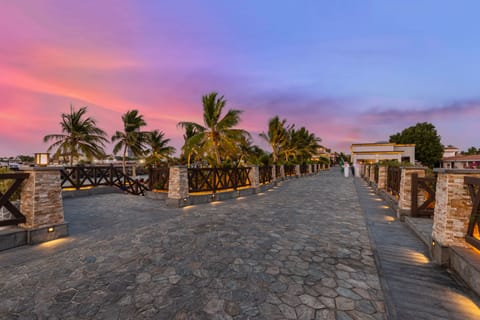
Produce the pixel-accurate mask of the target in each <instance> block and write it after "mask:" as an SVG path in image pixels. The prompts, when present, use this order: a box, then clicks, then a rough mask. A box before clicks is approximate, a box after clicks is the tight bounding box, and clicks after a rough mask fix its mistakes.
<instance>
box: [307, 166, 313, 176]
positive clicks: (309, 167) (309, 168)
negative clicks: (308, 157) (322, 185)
mask: <svg viewBox="0 0 480 320" xmlns="http://www.w3.org/2000/svg"><path fill="white" fill-rule="evenodd" d="M307 168H308V174H312V173H313V169H312V165H311V164H307Z"/></svg>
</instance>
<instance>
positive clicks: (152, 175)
mask: <svg viewBox="0 0 480 320" xmlns="http://www.w3.org/2000/svg"><path fill="white" fill-rule="evenodd" d="M169 177H170V169H169V168H168V167H161V168H152V169H150V171H149V172H148V187H149V188H150V190H168V180H169Z"/></svg>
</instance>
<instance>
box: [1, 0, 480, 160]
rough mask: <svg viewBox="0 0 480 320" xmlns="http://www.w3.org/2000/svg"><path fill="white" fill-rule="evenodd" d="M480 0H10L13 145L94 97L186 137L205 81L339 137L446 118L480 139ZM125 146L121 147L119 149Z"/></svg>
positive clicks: (31, 144)
mask: <svg viewBox="0 0 480 320" xmlns="http://www.w3.org/2000/svg"><path fill="white" fill-rule="evenodd" d="M479 11H480V2H478V1H475V0H472V1H468V0H462V1H433V0H432V1H424V0H402V1H400V0H398V1H393V0H392V1H380V0H345V1H331V0H329V1H323V0H281V1H279V0H275V1H273V0H261V1H259V0H242V1H226V0H203V1H198V0H196V1H195V0H142V1H135V0H132V1H126V0H125V1H120V0H102V1H98V0H82V1H64V0H41V1H40V0H22V1H10V0H0V30H1V31H0V156H15V155H20V154H33V153H35V152H44V151H46V149H47V148H48V144H45V143H43V136H45V135H47V134H52V133H60V125H59V122H60V120H61V114H62V113H68V112H69V110H70V106H73V107H74V108H77V109H78V108H80V107H84V106H87V107H88V114H89V115H90V116H91V117H93V118H94V119H95V120H96V121H97V124H98V126H99V127H101V128H102V129H103V130H105V131H106V132H107V133H108V135H109V136H112V135H113V134H114V132H115V131H116V130H120V129H121V128H122V121H121V116H122V114H123V113H125V112H126V111H128V110H132V109H137V110H139V111H140V113H141V114H143V115H144V118H145V120H146V122H147V124H148V125H147V127H146V129H147V130H154V129H158V130H161V131H163V132H165V135H166V137H167V138H170V139H171V140H172V145H174V146H175V147H177V148H178V149H179V148H180V147H181V145H182V143H183V138H182V135H183V131H182V129H181V128H178V127H177V123H178V122H180V121H194V122H199V123H201V122H202V105H201V97H202V95H205V94H208V93H210V92H213V91H216V92H218V93H219V94H221V95H224V96H225V99H226V100H227V101H228V102H227V109H240V110H243V113H242V116H241V117H242V121H241V123H240V124H239V127H240V128H242V129H246V130H248V131H250V133H251V134H252V136H253V137H254V141H255V142H256V143H257V144H258V145H259V146H260V147H262V148H264V149H267V150H268V146H267V144H266V143H265V142H263V141H261V140H260V139H259V138H258V133H260V132H262V131H266V130H267V124H268V120H269V119H270V118H272V117H274V116H276V115H278V116H279V117H280V118H284V119H287V121H288V123H291V124H295V125H296V127H301V126H305V127H306V128H307V129H308V130H309V131H311V132H313V133H315V134H316V135H317V136H318V137H320V138H321V139H322V142H321V143H322V144H323V145H324V146H326V147H328V148H331V149H333V150H334V151H339V152H340V151H342V152H348V151H349V147H350V145H351V144H352V143H365V142H377V141H386V140H388V138H389V136H390V135H392V134H394V133H396V132H399V131H401V130H403V129H404V128H406V127H409V126H412V125H415V124H416V123H418V122H430V123H433V124H434V125H435V127H436V128H437V131H438V133H439V134H440V136H441V138H442V143H443V144H445V145H450V144H452V145H455V146H457V147H459V148H460V149H462V150H466V149H467V148H468V147H470V146H476V147H479V146H480V142H479V141H478V135H477V134H476V131H478V128H479V126H478V123H479V121H478V120H479V119H480V81H479V80H478V75H479V74H480V63H479V59H480V41H479V40H480V24H478V16H477V15H478V12H479ZM111 149H112V148H111V146H108V147H107V151H108V152H111Z"/></svg>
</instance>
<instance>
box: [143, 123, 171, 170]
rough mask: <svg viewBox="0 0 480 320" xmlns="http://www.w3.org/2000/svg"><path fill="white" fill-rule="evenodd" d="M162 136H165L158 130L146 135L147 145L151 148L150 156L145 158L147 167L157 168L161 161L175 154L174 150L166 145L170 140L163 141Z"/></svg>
mask: <svg viewBox="0 0 480 320" xmlns="http://www.w3.org/2000/svg"><path fill="white" fill-rule="evenodd" d="M164 136H165V134H164V133H163V132H162V131H158V130H154V131H152V132H150V134H149V135H148V139H147V144H148V145H149V146H150V148H151V154H150V155H149V156H148V158H147V163H148V164H149V165H152V166H154V167H158V166H159V165H160V163H161V161H162V160H163V159H166V158H168V157H169V156H171V155H172V154H174V153H175V148H174V147H172V146H169V145H168V143H169V142H170V139H164V138H163V137H164Z"/></svg>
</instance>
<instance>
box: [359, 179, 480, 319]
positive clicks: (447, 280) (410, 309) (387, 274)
mask: <svg viewBox="0 0 480 320" xmlns="http://www.w3.org/2000/svg"><path fill="white" fill-rule="evenodd" d="M355 185H356V187H357V191H358V195H359V199H360V204H361V206H362V208H363V210H364V212H365V216H366V218H367V221H368V227H369V231H370V234H371V238H372V241H373V243H374V249H375V253H376V257H377V258H378V265H379V267H380V270H381V279H382V280H383V282H384V283H383V288H384V289H385V290H384V291H385V298H386V301H387V306H389V307H388V310H389V311H390V318H392V319H401V320H403V319H405V320H410V319H415V320H417V319H419V320H420V319H428V320H442V319H452V320H453V319H458V320H469V319H471V320H478V319H480V308H479V307H478V306H479V305H480V304H479V300H478V297H476V296H475V295H474V294H473V293H471V292H469V290H468V289H467V288H465V287H463V286H461V285H460V284H459V283H457V282H456V281H455V280H454V279H453V278H452V276H451V275H450V274H449V273H448V272H447V271H446V269H444V268H441V267H440V266H438V265H436V264H434V263H433V262H432V261H430V259H429V254H428V251H427V248H426V247H425V245H424V243H423V242H422V241H421V240H420V239H419V238H417V237H416V236H415V235H414V233H413V232H412V231H411V230H410V229H409V228H408V227H407V226H406V225H405V224H404V223H402V222H400V221H399V220H397V219H396V218H395V214H394V212H393V211H392V210H391V209H390V208H388V207H386V205H385V202H383V201H378V200H380V199H379V197H378V196H377V195H375V194H374V193H373V191H372V189H371V188H369V187H367V185H366V182H365V181H363V180H360V179H358V178H357V179H356V181H355ZM430 230H431V229H430Z"/></svg>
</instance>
